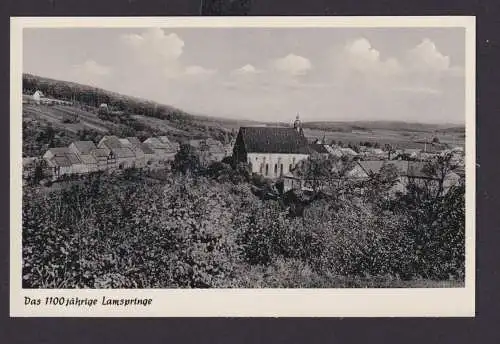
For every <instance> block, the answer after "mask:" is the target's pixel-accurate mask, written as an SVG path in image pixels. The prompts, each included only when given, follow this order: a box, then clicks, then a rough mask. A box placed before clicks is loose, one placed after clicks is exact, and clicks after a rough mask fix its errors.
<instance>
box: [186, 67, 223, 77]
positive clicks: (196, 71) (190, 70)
mask: <svg viewBox="0 0 500 344" xmlns="http://www.w3.org/2000/svg"><path fill="white" fill-rule="evenodd" d="M216 72H217V71H216V70H215V69H207V68H204V67H201V66H188V67H186V69H185V71H184V73H185V74H186V75H193V76H210V75H213V74H215V73H216Z"/></svg>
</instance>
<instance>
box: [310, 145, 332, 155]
mask: <svg viewBox="0 0 500 344" xmlns="http://www.w3.org/2000/svg"><path fill="white" fill-rule="evenodd" d="M309 148H311V150H312V151H314V152H316V153H319V154H328V150H327V149H326V148H325V145H324V144H321V143H311V144H309Z"/></svg>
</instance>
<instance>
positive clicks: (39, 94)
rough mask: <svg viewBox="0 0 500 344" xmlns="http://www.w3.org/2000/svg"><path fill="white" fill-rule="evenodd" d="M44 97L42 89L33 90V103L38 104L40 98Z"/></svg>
mask: <svg viewBox="0 0 500 344" xmlns="http://www.w3.org/2000/svg"><path fill="white" fill-rule="evenodd" d="M43 97H45V96H44V95H43V92H42V91H39V90H37V91H35V93H33V101H34V102H35V104H40V101H41V100H42V98H43Z"/></svg>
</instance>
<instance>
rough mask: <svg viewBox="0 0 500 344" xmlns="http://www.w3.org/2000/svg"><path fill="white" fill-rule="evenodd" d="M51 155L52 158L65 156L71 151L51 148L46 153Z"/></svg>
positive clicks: (62, 148)
mask: <svg viewBox="0 0 500 344" xmlns="http://www.w3.org/2000/svg"><path fill="white" fill-rule="evenodd" d="M49 152H50V153H52V155H53V156H65V155H66V154H71V150H70V149H69V148H68V147H52V148H49V149H48V150H47V153H49Z"/></svg>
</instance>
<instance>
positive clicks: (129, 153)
mask: <svg viewBox="0 0 500 344" xmlns="http://www.w3.org/2000/svg"><path fill="white" fill-rule="evenodd" d="M112 152H113V154H114V155H115V156H116V157H117V158H135V153H134V151H133V150H132V149H130V148H128V147H123V148H114V149H113V150H112Z"/></svg>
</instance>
